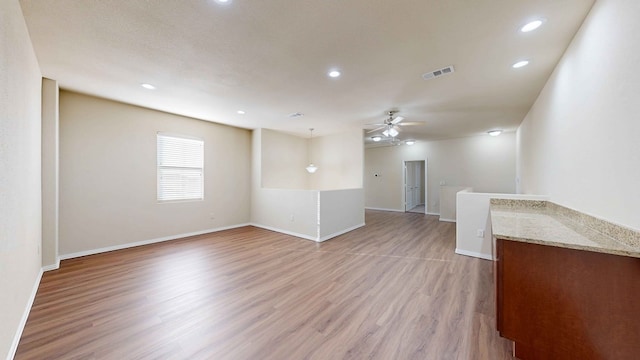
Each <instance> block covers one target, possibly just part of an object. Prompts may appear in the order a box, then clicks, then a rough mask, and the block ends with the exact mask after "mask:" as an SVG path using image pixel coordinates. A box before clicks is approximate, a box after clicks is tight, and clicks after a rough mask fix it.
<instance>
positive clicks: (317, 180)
mask: <svg viewBox="0 0 640 360" xmlns="http://www.w3.org/2000/svg"><path fill="white" fill-rule="evenodd" d="M311 145H312V146H311V156H312V158H313V159H312V160H313V161H314V163H315V165H316V166H318V171H317V172H316V173H315V174H313V175H310V188H311V189H318V190H338V189H358V188H362V169H363V164H364V145H363V142H362V130H360V129H355V130H351V131H346V132H342V133H338V134H332V135H326V136H322V137H317V138H316V137H314V138H313V140H312V141H311Z"/></svg>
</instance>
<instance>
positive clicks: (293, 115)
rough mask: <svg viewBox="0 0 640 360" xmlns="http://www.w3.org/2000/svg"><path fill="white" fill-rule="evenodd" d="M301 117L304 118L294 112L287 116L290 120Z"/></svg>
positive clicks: (299, 113) (301, 114)
mask: <svg viewBox="0 0 640 360" xmlns="http://www.w3.org/2000/svg"><path fill="white" fill-rule="evenodd" d="M301 116H304V114H303V113H301V112H294V113H291V114H289V117H290V118H297V117H301Z"/></svg>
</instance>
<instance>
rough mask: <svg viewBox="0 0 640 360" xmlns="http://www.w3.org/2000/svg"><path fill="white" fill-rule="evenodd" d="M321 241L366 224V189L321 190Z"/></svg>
mask: <svg viewBox="0 0 640 360" xmlns="http://www.w3.org/2000/svg"><path fill="white" fill-rule="evenodd" d="M319 219H320V234H319V239H318V240H319V241H324V240H327V239H331V238H333V237H335V236H338V235H341V234H344V233H345V232H348V231H351V230H354V229H356V228H359V227H362V226H364V225H365V224H364V190H363V189H345V190H325V191H320V216H319Z"/></svg>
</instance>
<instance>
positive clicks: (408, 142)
mask: <svg viewBox="0 0 640 360" xmlns="http://www.w3.org/2000/svg"><path fill="white" fill-rule="evenodd" d="M404 143H405V144H407V145H413V144H415V143H416V141H415V140H413V139H409V140H407V141H405V142H404Z"/></svg>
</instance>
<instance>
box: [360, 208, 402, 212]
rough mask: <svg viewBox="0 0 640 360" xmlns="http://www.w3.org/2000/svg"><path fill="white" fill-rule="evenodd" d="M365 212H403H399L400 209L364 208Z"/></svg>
mask: <svg viewBox="0 0 640 360" xmlns="http://www.w3.org/2000/svg"><path fill="white" fill-rule="evenodd" d="M365 210H378V211H393V212H405V211H404V210H400V209H385V208H374V207H365Z"/></svg>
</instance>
